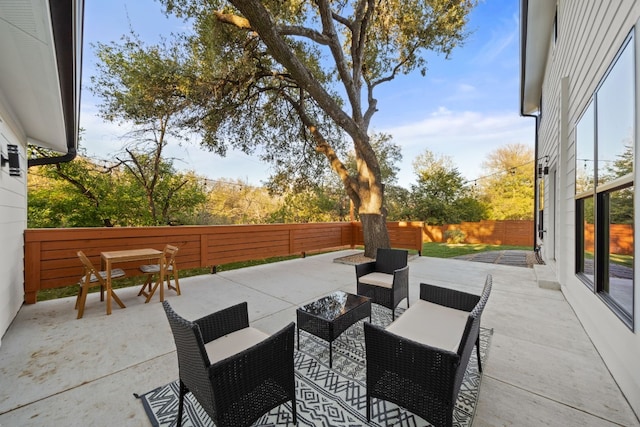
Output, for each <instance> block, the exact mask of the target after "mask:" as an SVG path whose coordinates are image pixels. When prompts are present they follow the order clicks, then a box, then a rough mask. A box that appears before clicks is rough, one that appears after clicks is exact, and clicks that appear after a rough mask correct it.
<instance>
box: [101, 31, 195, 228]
mask: <svg viewBox="0 0 640 427" xmlns="http://www.w3.org/2000/svg"><path fill="white" fill-rule="evenodd" d="M97 55H98V58H99V59H100V62H99V63H98V64H97V73H96V75H94V76H92V78H91V83H92V86H91V90H92V91H93V92H94V93H95V94H96V95H97V96H99V97H100V98H101V99H102V103H101V104H100V106H99V108H100V110H99V111H100V115H101V116H102V117H103V118H104V119H105V120H108V121H112V122H115V123H118V124H121V125H127V126H130V127H131V131H130V132H129V133H128V135H127V136H128V137H129V138H130V139H131V143H130V144H129V147H127V148H126V149H125V150H124V153H123V155H121V156H118V157H117V160H118V163H117V166H119V165H122V166H124V167H125V168H126V169H127V170H128V172H129V174H131V176H132V177H133V178H134V179H135V180H136V181H137V182H138V184H139V185H140V187H141V188H142V189H143V190H144V194H145V199H146V203H145V205H146V206H147V207H148V210H149V215H150V223H151V224H152V225H161V224H169V223H171V221H173V219H172V216H174V215H173V213H172V212H171V200H172V198H174V197H176V196H177V194H180V195H181V196H182V197H183V199H184V198H185V196H184V195H185V194H187V193H185V192H182V191H180V190H181V189H182V188H183V187H185V186H188V185H190V183H193V182H194V181H193V179H182V180H180V179H176V177H177V175H176V173H175V170H173V166H172V162H171V161H170V160H168V159H165V158H164V157H163V151H164V149H165V147H166V145H167V143H168V139H169V138H173V139H174V140H180V139H182V138H183V133H182V127H181V123H183V122H184V120H185V117H186V115H187V112H188V111H189V107H190V103H189V102H188V101H187V99H186V95H187V94H188V87H189V85H190V81H191V71H192V67H191V66H190V63H189V60H190V58H189V57H188V56H185V55H184V51H183V50H182V47H181V45H180V44H178V43H174V44H166V43H165V44H162V45H157V46H149V47H147V46H145V45H144V44H143V43H142V42H141V41H140V40H139V39H138V37H137V36H136V35H135V34H131V35H129V36H124V37H123V38H122V42H121V43H115V42H113V43H110V44H102V43H99V44H97ZM193 194H194V196H195V197H196V198H197V194H199V192H195V193H193ZM183 201H184V202H185V203H187V204H190V203H191V201H187V200H183Z"/></svg>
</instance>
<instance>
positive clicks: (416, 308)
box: [387, 300, 469, 353]
mask: <svg viewBox="0 0 640 427" xmlns="http://www.w3.org/2000/svg"><path fill="white" fill-rule="evenodd" d="M468 317H469V313H468V312H466V311H461V310H456V309H453V308H449V307H444V306H442V305H438V304H434V303H431V302H428V301H424V300H418V301H417V302H415V303H413V304H412V305H411V307H410V308H409V309H408V310H407V311H405V312H404V313H403V314H402V315H401V316H400V317H399V318H397V319H396V321H395V322H393V323H392V324H390V325H389V326H388V327H387V330H388V331H389V332H393V333H394V334H396V335H400V336H401V337H404V338H407V339H410V340H412V341H416V342H419V343H420V344H427V345H430V346H431V347H436V348H440V349H443V350H449V351H452V352H454V353H456V352H457V351H458V346H459V345H460V340H461V339H462V334H463V333H464V327H465V325H466V324H467V318H468Z"/></svg>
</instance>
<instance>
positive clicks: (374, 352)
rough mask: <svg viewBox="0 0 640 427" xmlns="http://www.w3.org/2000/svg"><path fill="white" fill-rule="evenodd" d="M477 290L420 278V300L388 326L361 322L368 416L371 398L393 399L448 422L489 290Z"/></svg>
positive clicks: (435, 420)
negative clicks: (458, 287) (480, 292)
mask: <svg viewBox="0 0 640 427" xmlns="http://www.w3.org/2000/svg"><path fill="white" fill-rule="evenodd" d="M491 284H492V277H491V275H488V276H487V279H486V281H485V285H484V289H483V291H482V294H481V295H473V294H468V293H465V292H460V291H456V290H453V289H447V288H440V287H438V286H432V285H427V284H424V283H421V284H420V301H418V302H417V303H415V304H414V305H413V306H412V307H411V309H409V310H407V311H406V312H405V313H404V314H403V315H402V316H401V317H400V318H399V319H398V320H397V321H396V322H394V323H392V324H391V325H389V327H388V328H387V329H383V328H381V327H379V326H375V325H372V324H371V323H368V322H365V324H364V333H365V346H366V351H367V420H370V419H371V398H373V397H376V398H379V399H383V400H387V401H390V402H393V403H395V404H397V405H399V406H402V407H403V408H405V409H407V410H409V411H411V412H413V413H414V414H416V415H418V416H420V417H422V418H424V419H425V420H427V421H429V422H430V423H431V424H433V425H434V426H436V427H439V426H451V425H452V424H453V409H454V406H455V403H456V399H457V397H458V392H459V391H460V386H461V384H462V380H463V378H464V373H465V371H466V369H467V364H468V362H469V359H470V358H471V353H472V352H473V347H474V346H475V347H476V350H477V356H478V368H479V369H480V371H482V366H481V365H480V317H481V315H482V311H483V309H484V307H485V305H486V303H487V299H488V298H489V294H490V292H491Z"/></svg>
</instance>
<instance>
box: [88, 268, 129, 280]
mask: <svg viewBox="0 0 640 427" xmlns="http://www.w3.org/2000/svg"><path fill="white" fill-rule="evenodd" d="M98 274H99V275H100V276H101V277H102V278H103V279H104V280H107V272H106V271H99V272H98ZM124 275H125V273H124V270H123V269H121V268H114V269H113V270H111V278H112V279H117V278H118V277H124ZM85 277H86V276H85ZM82 280H83V279H80V283H82ZM97 281H98V278H97V277H96V276H95V274H93V273H92V274H91V277H90V278H89V282H91V283H93V282H97Z"/></svg>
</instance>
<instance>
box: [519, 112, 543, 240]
mask: <svg viewBox="0 0 640 427" xmlns="http://www.w3.org/2000/svg"><path fill="white" fill-rule="evenodd" d="M520 115H521V116H522V117H533V118H534V119H535V120H536V130H535V136H534V148H533V153H534V154H533V155H534V156H535V165H534V167H533V252H537V251H538V211H537V209H536V208H537V204H538V197H539V194H538V192H539V190H538V188H539V185H538V179H539V177H538V124H539V120H540V116H538V115H537V114H525V113H524V112H523V111H522V110H520Z"/></svg>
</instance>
